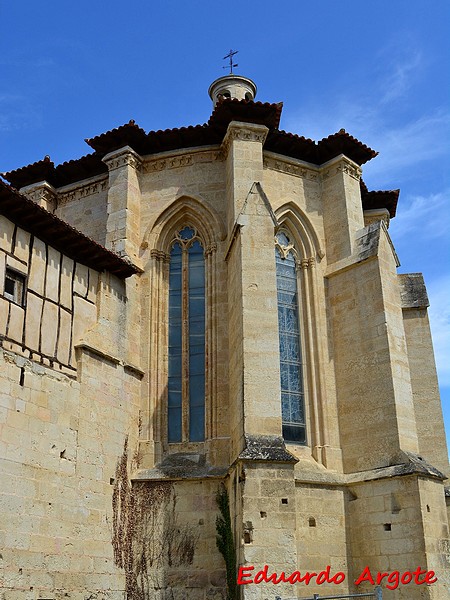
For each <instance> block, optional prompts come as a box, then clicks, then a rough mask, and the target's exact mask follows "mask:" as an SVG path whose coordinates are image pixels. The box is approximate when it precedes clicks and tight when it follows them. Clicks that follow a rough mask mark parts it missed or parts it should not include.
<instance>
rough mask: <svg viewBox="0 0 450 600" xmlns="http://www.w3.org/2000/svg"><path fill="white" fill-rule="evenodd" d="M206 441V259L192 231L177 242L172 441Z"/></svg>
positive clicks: (172, 293)
mask: <svg viewBox="0 0 450 600" xmlns="http://www.w3.org/2000/svg"><path fill="white" fill-rule="evenodd" d="M204 439H205V259H204V249H203V246H202V242H201V240H200V238H199V237H198V234H197V232H196V231H195V230H194V229H193V228H191V227H184V229H182V230H181V231H179V232H178V233H177V234H176V236H175V239H174V241H173V243H172V249H171V252H170V270H169V377H168V441H169V443H174V442H186V441H191V442H201V441H203V440H204Z"/></svg>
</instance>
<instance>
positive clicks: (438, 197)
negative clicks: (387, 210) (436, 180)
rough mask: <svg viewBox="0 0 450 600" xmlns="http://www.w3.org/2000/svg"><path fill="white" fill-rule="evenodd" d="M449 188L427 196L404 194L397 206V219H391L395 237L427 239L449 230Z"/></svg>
mask: <svg viewBox="0 0 450 600" xmlns="http://www.w3.org/2000/svg"><path fill="white" fill-rule="evenodd" d="M449 200H450V190H446V191H443V192H439V193H437V194H430V195H428V196H414V195H410V196H406V197H403V198H402V202H401V203H400V204H399V208H398V219H395V220H394V221H392V224H391V229H390V231H391V234H392V236H393V237H394V238H395V239H397V240H398V239H400V238H402V237H411V235H414V237H415V239H416V240H419V239H420V240H421V241H424V242H426V241H429V240H431V239H436V238H440V237H443V236H446V235H448V234H449V232H450V202H449Z"/></svg>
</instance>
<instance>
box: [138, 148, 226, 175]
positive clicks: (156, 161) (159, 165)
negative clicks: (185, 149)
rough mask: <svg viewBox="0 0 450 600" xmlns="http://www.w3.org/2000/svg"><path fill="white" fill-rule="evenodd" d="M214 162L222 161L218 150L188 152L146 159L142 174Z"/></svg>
mask: <svg viewBox="0 0 450 600" xmlns="http://www.w3.org/2000/svg"><path fill="white" fill-rule="evenodd" d="M216 160H223V156H222V153H221V152H220V150H207V151H206V152H189V153H183V154H178V155H176V156H164V157H160V158H151V159H147V160H146V161H145V162H144V164H143V168H142V170H143V172H144V173H157V172H158V171H164V170H165V169H177V168H179V167H188V166H191V165H194V164H197V163H209V162H214V161H216Z"/></svg>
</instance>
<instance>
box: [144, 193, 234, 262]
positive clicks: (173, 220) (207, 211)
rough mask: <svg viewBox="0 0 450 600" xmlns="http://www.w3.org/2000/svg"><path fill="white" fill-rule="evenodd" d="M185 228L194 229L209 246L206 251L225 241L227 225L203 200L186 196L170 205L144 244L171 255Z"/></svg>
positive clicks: (147, 235)
mask: <svg viewBox="0 0 450 600" xmlns="http://www.w3.org/2000/svg"><path fill="white" fill-rule="evenodd" d="M183 225H192V226H193V227H194V228H195V229H196V230H197V231H198V233H199V235H200V237H201V238H202V239H203V241H204V243H205V248H208V247H209V246H211V245H212V244H215V243H217V240H221V241H222V240H224V239H225V237H226V232H225V227H224V224H223V222H222V220H221V218H220V217H219V215H218V214H217V213H216V211H215V210H214V209H213V208H211V207H210V206H209V205H207V204H206V202H204V201H203V199H201V198H196V197H194V196H192V195H189V196H188V195H186V194H182V195H180V196H178V198H176V199H175V200H174V201H173V202H171V203H170V204H169V206H167V207H166V208H165V209H164V210H163V211H162V212H161V213H160V215H159V216H158V217H157V218H156V220H155V222H154V223H153V225H152V226H151V227H150V228H149V229H148V231H147V233H146V235H145V238H144V242H147V244H148V247H149V248H151V249H155V250H158V251H160V252H168V249H169V246H170V242H171V241H172V239H173V237H174V235H175V233H176V232H177V231H178V230H179V229H180V228H181V227H182V226H183Z"/></svg>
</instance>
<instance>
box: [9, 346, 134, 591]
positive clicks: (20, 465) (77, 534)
mask: <svg viewBox="0 0 450 600" xmlns="http://www.w3.org/2000/svg"><path fill="white" fill-rule="evenodd" d="M80 363H82V375H81V376H80V379H79V380H76V379H74V378H71V377H68V376H67V375H64V374H61V373H58V372H57V371H54V370H52V369H49V368H46V367H43V366H41V365H39V364H37V363H34V362H31V361H29V360H26V359H24V358H23V357H21V356H18V355H16V354H14V353H11V352H6V351H2V353H1V355H0V372H1V373H2V378H1V382H0V386H1V387H0V424H1V430H2V442H1V444H0V455H1V457H2V459H1V461H0V469H1V471H0V479H1V482H2V485H1V487H0V506H1V509H0V540H1V546H2V550H1V563H2V574H1V576H0V579H1V587H2V589H3V597H2V600H25V599H27V600H28V599H35V598H55V599H56V598H71V599H74V600H81V599H84V598H86V597H87V596H88V595H89V594H97V593H100V595H97V598H117V599H119V598H120V599H122V598H123V590H124V588H125V578H124V573H123V570H121V569H118V568H117V566H116V565H115V564H114V554H113V545H112V535H113V522H114V515H113V510H112V498H113V493H114V484H115V472H116V465H117V461H118V458H119V457H120V456H121V455H122V453H123V445H124V440H125V439H126V437H127V436H129V445H130V447H133V446H135V445H136V442H134V443H133V438H134V439H136V436H137V427H136V423H137V415H138V411H137V406H136V402H135V399H136V398H137V397H138V396H137V388H138V386H139V380H138V379H137V378H136V376H135V375H133V374H131V373H127V372H126V371H125V370H124V369H122V367H119V366H118V365H115V364H112V363H109V362H108V361H106V360H104V359H101V358H99V357H96V356H94V355H90V354H87V353H86V352H83V353H82V354H81V355H80V357H79V367H80ZM22 369H23V371H22ZM21 373H23V374H22V375H21ZM129 460H130V458H129Z"/></svg>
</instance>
